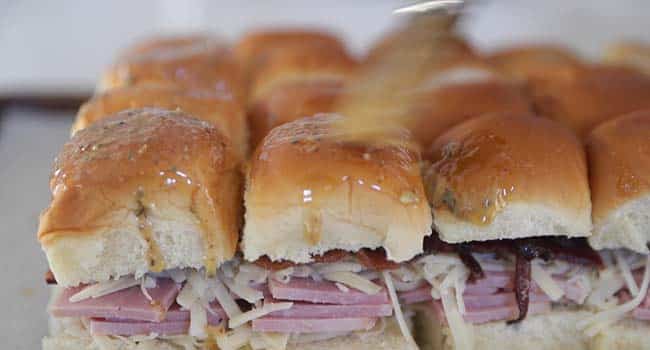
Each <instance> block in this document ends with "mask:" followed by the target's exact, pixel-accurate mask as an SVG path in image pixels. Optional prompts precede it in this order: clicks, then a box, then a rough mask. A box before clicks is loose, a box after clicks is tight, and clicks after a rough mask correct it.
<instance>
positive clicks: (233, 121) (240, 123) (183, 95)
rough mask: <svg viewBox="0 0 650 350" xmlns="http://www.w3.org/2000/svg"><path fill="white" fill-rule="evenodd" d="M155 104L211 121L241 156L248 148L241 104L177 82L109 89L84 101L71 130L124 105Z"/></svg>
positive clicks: (82, 126) (88, 123) (121, 108)
mask: <svg viewBox="0 0 650 350" xmlns="http://www.w3.org/2000/svg"><path fill="white" fill-rule="evenodd" d="M145 107H155V108H163V109H168V110H172V111H173V110H181V111H183V112H185V113H187V114H189V115H191V116H192V117H195V118H198V119H202V120H205V121H206V122H209V123H211V124H213V125H214V126H216V127H217V129H219V131H221V133H222V134H224V135H226V136H227V137H229V138H230V139H231V141H232V144H233V147H234V148H235V149H236V150H237V151H238V153H239V155H240V156H241V158H242V159H245V157H246V155H247V152H248V128H247V126H246V115H245V113H244V110H243V107H242V106H241V105H240V104H239V103H237V102H236V101H235V100H234V99H233V98H232V97H229V96H224V95H223V94H218V93H215V92H210V91H190V90H187V89H185V88H182V87H180V86H173V85H155V84H142V85H136V86H125V87H121V88H115V89H111V90H109V91H107V92H105V93H102V94H99V95H95V96H93V98H92V99H90V100H89V101H88V102H86V103H84V104H83V106H81V108H80V109H79V112H78V113H77V118H76V119H75V122H74V124H73V125H72V133H73V134H74V133H75V132H77V131H78V130H81V129H83V128H86V127H88V125H90V124H91V123H94V122H96V121H98V120H100V119H103V118H106V117H109V116H111V115H113V114H115V113H118V112H120V111H123V110H125V109H132V108H145Z"/></svg>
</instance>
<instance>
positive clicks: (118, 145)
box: [38, 108, 242, 286]
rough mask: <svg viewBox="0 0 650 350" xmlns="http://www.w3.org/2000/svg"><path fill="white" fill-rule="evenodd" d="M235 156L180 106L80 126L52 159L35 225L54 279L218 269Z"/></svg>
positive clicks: (231, 245)
mask: <svg viewBox="0 0 650 350" xmlns="http://www.w3.org/2000/svg"><path fill="white" fill-rule="evenodd" d="M238 159H239V158H238V157H237V156H236V155H235V154H234V152H233V150H232V146H231V145H230V142H229V140H228V139H227V138H226V137H225V136H223V135H222V134H221V133H220V132H219V131H218V130H217V129H216V128H215V127H214V126H212V125H210V124H209V123H207V122H204V121H200V120H197V119H193V118H189V117H187V116H186V115H185V114H183V113H181V112H172V111H167V110H161V109H150V108H147V109H135V110H127V111H124V112H122V113H119V114H117V115H115V116H113V117H109V118H105V119H103V120H101V121H99V122H97V123H94V124H93V125H91V126H90V127H88V128H86V129H83V130H81V131H79V132H77V133H76V134H75V135H74V137H73V138H72V139H71V140H70V141H68V142H67V143H66V144H65V145H64V147H63V150H62V151H61V153H60V154H59V156H58V157H57V160H56V162H55V166H54V172H53V173H52V177H51V180H50V189H51V191H52V201H51V203H50V205H49V207H48V208H47V209H45V210H44V211H43V213H42V214H41V218H40V224H39V229H38V238H39V241H40V243H41V245H42V248H43V250H44V251H45V253H46V255H47V259H48V262H49V264H50V269H51V270H52V272H53V273H54V276H55V277H56V280H57V281H58V283H59V284H60V285H63V286H71V285H77V284H80V283H88V282H94V281H103V280H107V279H109V278H115V277H118V276H122V275H128V274H135V275H141V274H143V273H145V272H147V271H161V270H163V269H168V268H183V267H192V268H197V269H198V268H202V267H205V268H206V269H208V270H209V271H214V270H215V269H216V266H218V265H219V264H220V263H221V262H223V261H226V260H228V259H231V258H232V257H233V255H234V254H235V249H236V245H237V240H238V232H239V228H240V222H241V217H240V216H241V210H242V208H241V193H240V189H241V182H242V180H241V174H240V170H239V169H240V164H239V161H238Z"/></svg>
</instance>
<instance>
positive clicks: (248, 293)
mask: <svg viewBox="0 0 650 350" xmlns="http://www.w3.org/2000/svg"><path fill="white" fill-rule="evenodd" d="M223 283H225V284H226V286H227V287H228V289H230V291H231V292H233V293H234V294H235V295H237V296H238V297H240V298H242V299H244V300H246V301H247V302H249V303H251V304H254V303H255V302H256V301H258V300H262V299H264V293H262V291H259V290H256V289H253V288H251V287H250V286H249V285H248V284H242V283H239V282H237V281H233V280H231V279H230V278H224V279H223Z"/></svg>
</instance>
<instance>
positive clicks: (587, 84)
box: [529, 65, 650, 137]
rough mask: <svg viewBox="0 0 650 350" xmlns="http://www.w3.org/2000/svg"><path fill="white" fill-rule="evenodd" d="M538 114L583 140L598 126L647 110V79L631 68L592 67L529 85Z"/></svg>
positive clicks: (649, 95) (649, 80) (649, 79)
mask: <svg viewBox="0 0 650 350" xmlns="http://www.w3.org/2000/svg"><path fill="white" fill-rule="evenodd" d="M529 91H530V95H531V97H532V99H533V103H534V107H535V110H536V112H537V113H539V114H540V115H542V116H546V117H549V118H552V119H555V120H557V121H559V122H560V123H562V124H564V125H566V126H568V127H570V128H571V129H573V130H574V131H575V132H576V133H578V135H579V136H580V137H585V136H586V135H587V134H588V133H589V131H591V130H592V129H593V128H594V127H595V126H597V125H598V124H600V123H602V122H605V121H607V120H609V119H611V118H615V117H618V116H620V115H622V114H626V113H631V112H634V111H638V110H642V109H648V108H650V76H647V75H645V74H643V73H640V72H638V71H635V70H634V69H630V68H625V67H616V66H605V65H593V66H585V67H582V68H579V69H575V70H573V71H572V73H571V74H567V75H564V76H562V77H561V78H559V77H555V78H548V77H544V78H539V79H534V80H531V81H530V82H529Z"/></svg>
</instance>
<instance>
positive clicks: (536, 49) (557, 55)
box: [485, 44, 584, 82]
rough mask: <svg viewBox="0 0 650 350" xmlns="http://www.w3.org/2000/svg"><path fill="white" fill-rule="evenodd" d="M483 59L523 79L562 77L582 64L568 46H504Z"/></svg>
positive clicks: (505, 72)
mask: <svg viewBox="0 0 650 350" xmlns="http://www.w3.org/2000/svg"><path fill="white" fill-rule="evenodd" d="M485 59H486V60H487V61H488V62H489V63H490V64H492V65H493V66H494V67H495V68H497V69H499V70H500V71H501V72H503V73H504V74H506V75H508V76H510V77H512V78H514V79H517V80H520V81H523V82H525V81H528V80H530V79H535V78H547V79H548V78H549V77H562V76H564V75H566V74H571V72H572V71H573V70H574V69H575V68H578V67H580V66H582V65H583V64H584V62H583V61H582V60H581V59H580V58H579V57H578V56H577V55H576V54H575V53H574V52H572V51H570V50H569V49H567V48H564V47H561V46H554V45H547V44H537V45H522V46H515V47H510V48H505V49H501V50H499V51H496V52H494V53H492V54H490V55H488V56H487V57H486V58H485Z"/></svg>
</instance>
